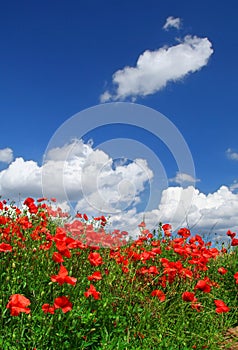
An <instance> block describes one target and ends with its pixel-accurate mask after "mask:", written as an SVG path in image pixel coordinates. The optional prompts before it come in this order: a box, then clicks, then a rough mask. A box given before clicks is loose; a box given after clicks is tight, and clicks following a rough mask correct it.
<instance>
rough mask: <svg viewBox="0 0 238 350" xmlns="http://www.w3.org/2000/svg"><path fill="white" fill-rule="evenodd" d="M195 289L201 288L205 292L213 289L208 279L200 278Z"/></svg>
mask: <svg viewBox="0 0 238 350" xmlns="http://www.w3.org/2000/svg"><path fill="white" fill-rule="evenodd" d="M194 289H199V290H201V291H203V292H204V293H210V291H211V287H210V286H209V284H208V283H207V281H206V280H199V281H198V282H197V284H196V286H195V287H194Z"/></svg>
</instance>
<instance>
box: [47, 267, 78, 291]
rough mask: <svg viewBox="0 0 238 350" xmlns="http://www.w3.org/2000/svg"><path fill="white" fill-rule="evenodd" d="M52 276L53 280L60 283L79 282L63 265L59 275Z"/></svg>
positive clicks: (73, 283)
mask: <svg viewBox="0 0 238 350" xmlns="http://www.w3.org/2000/svg"><path fill="white" fill-rule="evenodd" d="M50 278H51V281H52V282H58V283H59V285H62V284H64V283H68V284H72V285H73V286H74V285H75V284H76V282H77V278H75V277H70V276H68V271H67V269H66V267H65V266H63V265H61V266H60V270H59V273H58V275H53V276H51V277H50Z"/></svg>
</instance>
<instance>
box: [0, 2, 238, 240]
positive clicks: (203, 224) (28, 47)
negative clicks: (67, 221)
mask: <svg viewBox="0 0 238 350" xmlns="http://www.w3.org/2000/svg"><path fill="white" fill-rule="evenodd" d="M237 10H238V5H237V3H236V1H229V2H225V1H220V2H217V1H213V0H211V1H209V2H208V1H204V0H201V1H198V2H196V3H192V2H191V1H187V0H186V1H185V0H181V1H158V0H157V1H155V0H147V1H144V0H142V1H137V2H135V1H113V0H110V1H109V0H105V1H96V0H95V1H87V2H86V1H76V0H75V1H72V0H69V1H57V2H50V1H44V0H43V1H38V2H35V1H34V2H33V1H20V2H19V1H11V0H10V1H8V2H2V3H1V10H0V32H1V35H0V44H1V57H0V101H1V102H0V117H1V138H0V171H1V172H0V192H1V194H2V195H3V196H4V197H11V196H12V197H14V196H16V197H17V196H18V193H19V192H20V193H21V195H22V196H25V195H27V193H26V192H27V190H26V189H28V191H29V192H28V193H29V195H32V196H38V195H39V196H40V183H38V182H39V181H40V180H39V172H40V170H41V168H42V159H43V155H44V153H45V150H46V149H47V146H48V144H49V142H50V140H51V139H52V137H53V135H54V133H55V132H56V131H57V130H58V128H60V127H61V126H62V125H63V123H65V122H67V120H69V118H71V117H72V116H73V115H75V114H76V113H79V112H81V111H83V110H85V109H88V108H91V107H93V106H96V105H102V104H108V102H118V101H119V102H127V103H128V102H133V103H136V104H139V105H143V106H145V107H149V108H151V109H153V110H155V111H158V112H160V113H162V114H163V115H164V116H165V117H167V118H168V119H169V120H170V121H171V122H172V123H173V124H174V125H175V126H176V128H177V129H178V130H179V132H180V133H181V134H182V136H183V138H184V140H185V141H186V143H187V145H188V148H189V150H190V151H191V154H192V157H193V161H194V166H195V172H196V180H197V181H196V185H195V187H196V189H197V190H196V191H197V192H196V195H195V201H194V204H193V205H194V207H193V211H192V212H191V219H190V221H189V223H190V225H191V226H193V224H194V225H195V224H196V228H197V229H199V228H200V229H202V230H204V232H205V231H206V230H207V232H210V231H211V228H212V227H213V226H214V225H215V224H216V230H217V232H219V234H221V235H222V232H225V227H226V228H227V229H228V228H231V229H237V228H238V220H237V219H235V217H236V218H237V214H238V194H237V188H238V186H236V184H237V181H238V171H237V170H238V142H237V130H238V120H237V109H238V108H237V91H238V69H237V61H238V40H237V34H236V32H237V16H236V14H237ZM166 21H167V22H166ZM166 23H167V25H166ZM179 45H180V46H179ZM178 46H179V47H178ZM175 48H177V51H176V50H174V49H175ZM188 48H190V51H191V52H190V53H189V52H188V55H191V57H190V58H189V57H188V62H185V68H184V67H182V63H184V60H183V59H181V57H185V56H180V53H181V52H183V54H185V55H186V53H185V51H184V49H186V50H187V49H188ZM159 50H160V51H159ZM175 51H176V52H175ZM146 52H147V53H149V54H148V55H147V56H148V57H147V58H146V54H145V53H146ZM162 53H167V54H168V53H170V55H168V56H166V57H167V58H165V59H164V61H163V59H162V60H161V63H156V62H157V61H158V60H159V59H161V58H162ZM176 55H178V56H176ZM152 56H153V57H154V61H153V62H152ZM156 60H157V61H156ZM169 60H171V62H170V64H169V65H168V66H167V65H166V64H167V63H168V61H169ZM185 61H186V60H185ZM140 63H142V65H141V67H139V65H140ZM156 65H157V66H156ZM187 66H188V67H187ZM126 67H127V68H126ZM151 69H152V71H151ZM183 69H184V71H183ZM186 69H187V71H186ZM118 72H121V73H118ZM183 72H185V73H183ZM150 74H151V75H150ZM161 76H164V85H163V84H162V82H161V80H160V77H161ZM115 77H116V78H115ZM117 78H118V79H119V80H118V79H117ZM120 79H121V80H120ZM153 79H154V85H153V87H151V86H150V83H151V81H152V80H153ZM118 81H120V82H119V83H118ZM125 88H126V89H127V90H126V92H125ZM123 89H124V90H123ZM105 91H107V94H108V95H107V96H108V97H110V98H108V99H103V98H102V96H104V97H105V96H106V95H103V94H104V93H105ZM123 91H124V95H123ZM135 124H136V121H135ZM92 129H93V125H92ZM132 134H133V135H134V137H135V134H136V131H135V130H134V131H132V130H131V129H130V128H129V127H128V126H127V127H125V128H124V129H123V128H122V129H121V131H120V132H119V129H117V131H116V132H115V129H113V128H112V127H111V128H110V126H108V127H106V128H104V129H103V131H98V132H97V130H96V131H94V133H93V132H92V133H91V134H90V133H89V137H88V138H90V137H92V138H93V139H94V145H95V146H97V147H98V148H99V149H100V144H101V143H102V142H103V141H105V140H107V139H112V138H113V137H114V138H118V137H121V136H122V135H124V137H126V138H132ZM139 134H140V132H139V130H138V129H137V139H138V140H140V142H142V143H143V142H144V144H146V145H147V147H149V148H151V149H153V142H154V141H153V137H152V136H151V135H149V134H148V132H147V133H146V132H145V133H144V135H139ZM102 135H103V137H102ZM113 135H114V136H113ZM135 138H136V137H135ZM61 146H62V145H61ZM77 147H78V148H77ZM80 147H81V148H82V147H83V145H82V144H79V143H78V144H77V146H76V148H77V149H78V151H77V152H80V150H79V149H81V148H80ZM87 147H88V148H87ZM87 147H86V148H85V147H84V150H85V152H86V153H87V152H89V153H90V152H91V150H92V148H90V146H87ZM163 151H164V152H163ZM60 152H61V153H62V152H63V151H62V150H61V151H60ZM77 152H76V153H77ZM155 152H156V151H155ZM84 155H85V154H84ZM108 156H109V158H107V157H106V153H102V151H101V158H102V160H104V161H106V162H107V161H109V163H110V154H109V155H108ZM20 158H22V160H21V161H19V159H20ZM99 158H100V156H99ZM101 158H100V159H101ZM157 158H159V160H160V162H161V163H162V165H163V168H164V169H165V172H166V176H167V187H168V188H167V191H175V192H176V191H177V192H178V191H180V192H181V188H180V189H179V186H180V187H181V185H182V182H181V181H179V177H178V176H179V174H178V173H177V178H176V168H175V167H174V166H172V165H171V163H172V161H170V158H171V155H169V154H168V152H167V153H166V150H165V147H164V145H162V144H160V146H158V152H157ZM97 159H98V158H97ZM80 164H81V163H80ZM100 164H102V163H100ZM71 165H72V164H71ZM71 165H70V169H71V170H72V169H73V168H72V166H71ZM147 165H148V164H147ZM147 165H145V167H146V168H147ZM77 166H79V165H77ZM122 167H123V165H122ZM148 168H149V165H148ZM124 169H126V170H125V173H126V175H125V177H124V178H123V179H124V181H125V179H126V181H129V180H128V179H129V178H131V181H132V182H133V179H134V178H133V176H135V179H137V180H138V179H139V175H138V173H137V171H136V170H135V169H132V167H128V163H125V164H124ZM111 170H112V169H111ZM123 171H124V170H123ZM131 171H132V173H133V174H134V175H131ZM115 175H116V174H115V173H113V176H115ZM147 175H148V174H147ZM190 175H191V174H190ZM184 176H185V174H182V175H181V176H180V180H181V178H183V179H184ZM148 178H150V175H148ZM151 178H152V175H151ZM110 179H111V178H110ZM171 179H174V181H171ZM128 186H129V187H127V186H125V188H124V192H126V191H127V190H126V189H128V191H129V192H130V189H131V190H132V188H130V185H129V184H128ZM131 186H132V187H133V186H134V187H135V188H134V190H135V191H134V196H135V197H136V198H137V204H136V201H135V203H134V208H136V213H135V212H132V213H131V215H129V214H128V213H127V211H126V212H124V217H125V219H124V220H125V221H126V220H127V222H130V223H131V225H134V224H135V222H134V221H133V220H132V218H133V217H134V218H136V219H139V216H137V214H138V210H140V208H143V205H142V202H143V200H142V198H143V199H145V198H147V197H148V196H147V195H146V191H147V192H148V183H147V184H146V179H145V178H143V177H142V178H141V179H140V181H139V180H138V183H137V182H136V181H135V183H134V184H132V185H131ZM222 186H223V187H222ZM224 186H225V187H224ZM163 189H166V185H165V187H163ZM109 190H110V188H109ZM111 190H112V191H114V190H115V189H114V188H112V187H111ZM56 192H57V190H56ZM132 192H133V191H132ZM105 193H107V192H105ZM135 193H136V194H135ZM169 193H171V192H169ZM57 194H58V193H56V197H57ZM124 194H125V193H124ZM80 195H82V193H81V194H79V196H80ZM125 195H126V194H125ZM170 196H172V197H171V198H172V199H171V200H172V201H173V197H174V198H175V197H176V194H175V193H174V192H173V194H170V195H169V198H170ZM109 197H110V195H109ZM115 198H117V197H114V200H115ZM176 198H177V197H176ZM81 199H82V198H81V197H80V200H81ZM80 200H79V202H80ZM122 202H123V203H124V204H123V205H125V203H127V204H128V202H127V201H126V199H125V198H124V200H123V201H122ZM130 203H131V202H130ZM139 204H140V205H139ZM158 204H159V203H158ZM165 204H166V206H167V207H169V206H170V205H172V204H171V203H170V202H165V203H164V205H165ZM162 205H163V203H162ZM172 207H173V205H172ZM78 208H79V209H81V210H83V209H84V208H85V211H86V209H88V210H89V211H90V208H89V207H88V206H87V205H86V204H85V202H84V201H82V202H81V203H80V204H79V206H78ZM128 208H129V210H133V204H130V206H129V207H128ZM201 213H202V214H201ZM222 213H224V221H223V224H222V223H220V222H219V220H218V219H219V218H220V217H221V215H222ZM127 214H128V215H129V216H128V217H127V216H126V215H127ZM169 214H171V211H168V213H167V212H166V213H165V212H163V215H162V217H161V219H162V220H163V219H165V220H169ZM150 215H152V214H151V213H150V214H148V221H150V219H149V218H150ZM212 215H214V220H215V221H214V220H212ZM205 217H206V218H207V219H205ZM116 219H117V222H121V223H122V222H123V219H122V218H120V217H119V216H118V217H117V218H116ZM116 219H115V220H116ZM175 222H176V220H175ZM199 225H200V226H199ZM228 225H230V226H231V227H230V226H229V227H228ZM223 226H224V227H223Z"/></svg>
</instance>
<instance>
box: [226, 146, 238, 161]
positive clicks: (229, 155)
mask: <svg viewBox="0 0 238 350" xmlns="http://www.w3.org/2000/svg"><path fill="white" fill-rule="evenodd" d="M226 155H227V158H228V159H231V160H238V152H234V151H232V149H231V148H228V149H227V150H226Z"/></svg>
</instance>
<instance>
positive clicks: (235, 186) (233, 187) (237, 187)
mask: <svg viewBox="0 0 238 350" xmlns="http://www.w3.org/2000/svg"><path fill="white" fill-rule="evenodd" d="M230 190H231V191H232V192H235V191H237V190H238V182H237V180H235V181H234V182H233V184H232V185H231V186H230Z"/></svg>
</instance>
